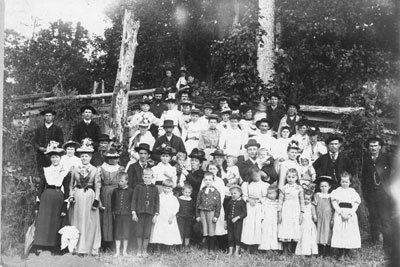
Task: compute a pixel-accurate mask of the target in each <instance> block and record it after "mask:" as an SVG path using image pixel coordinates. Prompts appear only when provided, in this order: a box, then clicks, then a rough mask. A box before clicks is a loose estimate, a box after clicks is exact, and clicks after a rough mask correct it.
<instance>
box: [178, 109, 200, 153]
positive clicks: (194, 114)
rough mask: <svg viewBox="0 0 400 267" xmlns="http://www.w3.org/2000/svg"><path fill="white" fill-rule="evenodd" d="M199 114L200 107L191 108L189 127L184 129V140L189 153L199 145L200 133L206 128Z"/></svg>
mask: <svg viewBox="0 0 400 267" xmlns="http://www.w3.org/2000/svg"><path fill="white" fill-rule="evenodd" d="M199 114H200V110H199V109H197V108H193V109H191V110H190V122H189V123H188V124H187V128H183V129H182V140H183V142H184V143H185V148H186V151H187V152H188V153H190V152H192V150H193V148H197V147H198V146H199V139H200V133H201V131H202V130H204V129H203V128H202V127H203V124H202V123H201V122H200V121H199Z"/></svg>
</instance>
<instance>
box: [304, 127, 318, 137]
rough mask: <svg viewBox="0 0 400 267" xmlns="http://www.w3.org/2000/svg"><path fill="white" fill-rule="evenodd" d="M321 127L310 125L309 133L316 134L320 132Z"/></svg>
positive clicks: (310, 134)
mask: <svg viewBox="0 0 400 267" xmlns="http://www.w3.org/2000/svg"><path fill="white" fill-rule="evenodd" d="M320 132H321V131H320V129H319V128H318V127H317V126H310V127H309V128H308V130H307V135H309V136H314V135H318V134H319V133H320Z"/></svg>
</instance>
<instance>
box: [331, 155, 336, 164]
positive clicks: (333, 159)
mask: <svg viewBox="0 0 400 267" xmlns="http://www.w3.org/2000/svg"><path fill="white" fill-rule="evenodd" d="M331 159H332V162H333V163H335V161H336V159H335V154H331Z"/></svg>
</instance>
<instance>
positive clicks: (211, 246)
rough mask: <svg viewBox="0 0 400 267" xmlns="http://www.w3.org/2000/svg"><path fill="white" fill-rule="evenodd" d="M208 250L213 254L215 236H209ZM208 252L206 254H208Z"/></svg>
mask: <svg viewBox="0 0 400 267" xmlns="http://www.w3.org/2000/svg"><path fill="white" fill-rule="evenodd" d="M210 250H211V252H213V253H214V252H215V236H210ZM210 250H209V251H208V252H210Z"/></svg>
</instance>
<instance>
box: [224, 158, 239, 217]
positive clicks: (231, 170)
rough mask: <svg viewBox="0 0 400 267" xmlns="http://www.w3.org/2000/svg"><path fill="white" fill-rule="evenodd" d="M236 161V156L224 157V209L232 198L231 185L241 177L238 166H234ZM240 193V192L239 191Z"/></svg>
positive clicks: (236, 183)
mask: <svg viewBox="0 0 400 267" xmlns="http://www.w3.org/2000/svg"><path fill="white" fill-rule="evenodd" d="M236 163H237V157H236V156H232V155H228V157H227V158H226V164H227V168H226V173H225V175H224V176H225V177H223V181H224V183H225V198H224V203H223V206H224V209H225V210H226V208H227V206H228V203H229V201H230V200H231V199H232V196H231V193H230V188H231V187H232V186H233V185H238V184H240V183H241V178H240V173H239V168H238V166H236ZM240 194H241V192H240Z"/></svg>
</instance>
